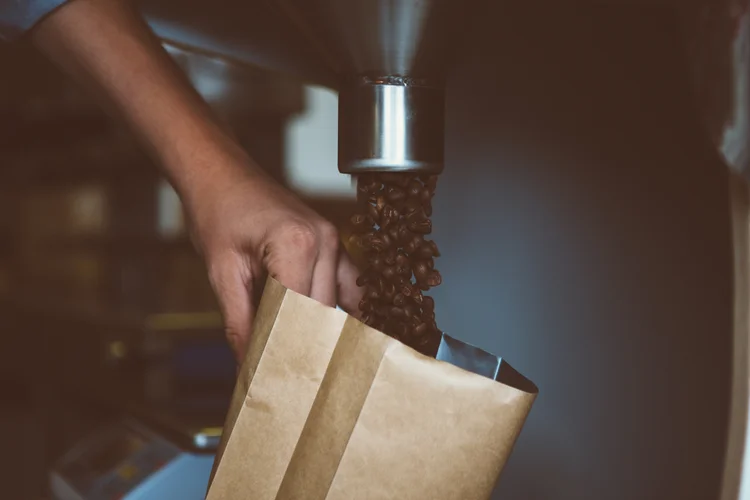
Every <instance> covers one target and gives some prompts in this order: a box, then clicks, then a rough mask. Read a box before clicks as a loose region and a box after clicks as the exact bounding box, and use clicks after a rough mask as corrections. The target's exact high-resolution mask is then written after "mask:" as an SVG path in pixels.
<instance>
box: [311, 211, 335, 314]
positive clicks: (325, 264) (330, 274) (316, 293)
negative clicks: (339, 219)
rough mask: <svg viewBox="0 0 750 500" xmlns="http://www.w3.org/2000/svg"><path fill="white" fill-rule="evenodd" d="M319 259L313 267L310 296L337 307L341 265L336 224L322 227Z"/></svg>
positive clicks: (319, 238) (319, 237)
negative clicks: (337, 283)
mask: <svg viewBox="0 0 750 500" xmlns="http://www.w3.org/2000/svg"><path fill="white" fill-rule="evenodd" d="M318 240H319V250H318V260H317V262H316V263H315V268H314V269H313V279H312V287H311V289H310V297H311V298H313V299H315V300H317V301H318V302H321V303H323V304H325V305H327V306H330V307H336V296H337V285H336V276H337V272H338V265H339V238H338V231H337V230H336V228H335V227H334V226H328V225H326V226H324V227H323V228H321V229H320V232H319V236H318Z"/></svg>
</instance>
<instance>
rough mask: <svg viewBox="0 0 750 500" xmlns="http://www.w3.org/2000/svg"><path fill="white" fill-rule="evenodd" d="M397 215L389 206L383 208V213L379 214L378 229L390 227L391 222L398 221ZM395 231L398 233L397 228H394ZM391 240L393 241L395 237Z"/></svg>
mask: <svg viewBox="0 0 750 500" xmlns="http://www.w3.org/2000/svg"><path fill="white" fill-rule="evenodd" d="M399 215H400V214H399V213H398V210H396V209H395V208H393V207H392V206H390V205H386V206H385V207H383V212H382V213H381V214H380V227H381V228H386V227H390V226H391V224H392V223H393V222H396V221H398V218H399ZM396 231H398V226H396ZM389 234H390V233H389ZM393 239H394V240H395V239H396V237H394V238H393Z"/></svg>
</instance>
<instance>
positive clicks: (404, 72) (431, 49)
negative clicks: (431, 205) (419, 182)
mask: <svg viewBox="0 0 750 500" xmlns="http://www.w3.org/2000/svg"><path fill="white" fill-rule="evenodd" d="M271 1H272V2H273V3H274V4H276V5H277V6H278V7H280V8H281V9H282V10H283V12H284V13H285V14H286V16H287V18H288V19H289V20H290V21H292V23H293V24H294V25H295V26H296V28H297V30H298V32H299V33H300V34H302V35H303V36H304V37H305V39H306V40H307V41H308V42H309V44H310V45H311V46H312V47H313V48H314V50H315V51H316V52H318V54H319V55H320V60H321V61H322V63H323V64H325V65H326V66H327V69H328V70H329V71H330V72H332V73H334V74H335V75H336V79H337V81H338V85H339V88H338V90H339V131H338V162H339V171H341V172H342V173H348V174H361V173H365V172H384V171H385V172H398V171H404V172H406V171H408V172H420V173H431V174H438V173H440V172H442V170H443V164H444V143H445V139H444V127H445V78H446V72H447V70H448V69H449V67H450V65H451V63H452V62H453V60H454V58H455V56H456V52H457V50H458V49H459V48H460V46H459V44H458V42H457V41H458V40H460V38H461V35H462V34H463V32H464V31H466V29H467V26H466V25H465V23H464V22H462V21H465V20H467V19H468V17H467V14H469V13H472V12H474V11H475V10H476V9H474V8H473V7H474V5H472V2H471V1H466V0H465V1H462V2H460V1H459V0H271Z"/></svg>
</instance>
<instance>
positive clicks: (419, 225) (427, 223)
mask: <svg viewBox="0 0 750 500" xmlns="http://www.w3.org/2000/svg"><path fill="white" fill-rule="evenodd" d="M408 227H409V230H411V231H414V232H415V233H421V234H430V233H431V232H432V221H431V220H430V219H425V220H423V221H420V222H411V223H409V226H408Z"/></svg>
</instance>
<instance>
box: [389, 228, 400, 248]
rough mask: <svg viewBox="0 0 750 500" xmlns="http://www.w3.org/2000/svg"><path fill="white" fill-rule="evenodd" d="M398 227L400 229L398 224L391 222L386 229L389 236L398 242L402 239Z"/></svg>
mask: <svg viewBox="0 0 750 500" xmlns="http://www.w3.org/2000/svg"><path fill="white" fill-rule="evenodd" d="M398 229H399V226H397V225H396V224H390V225H389V226H388V230H387V231H386V232H387V233H388V236H390V237H391V239H392V240H393V241H395V242H397V243H398V242H399V240H400V238H399V236H398Z"/></svg>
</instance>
